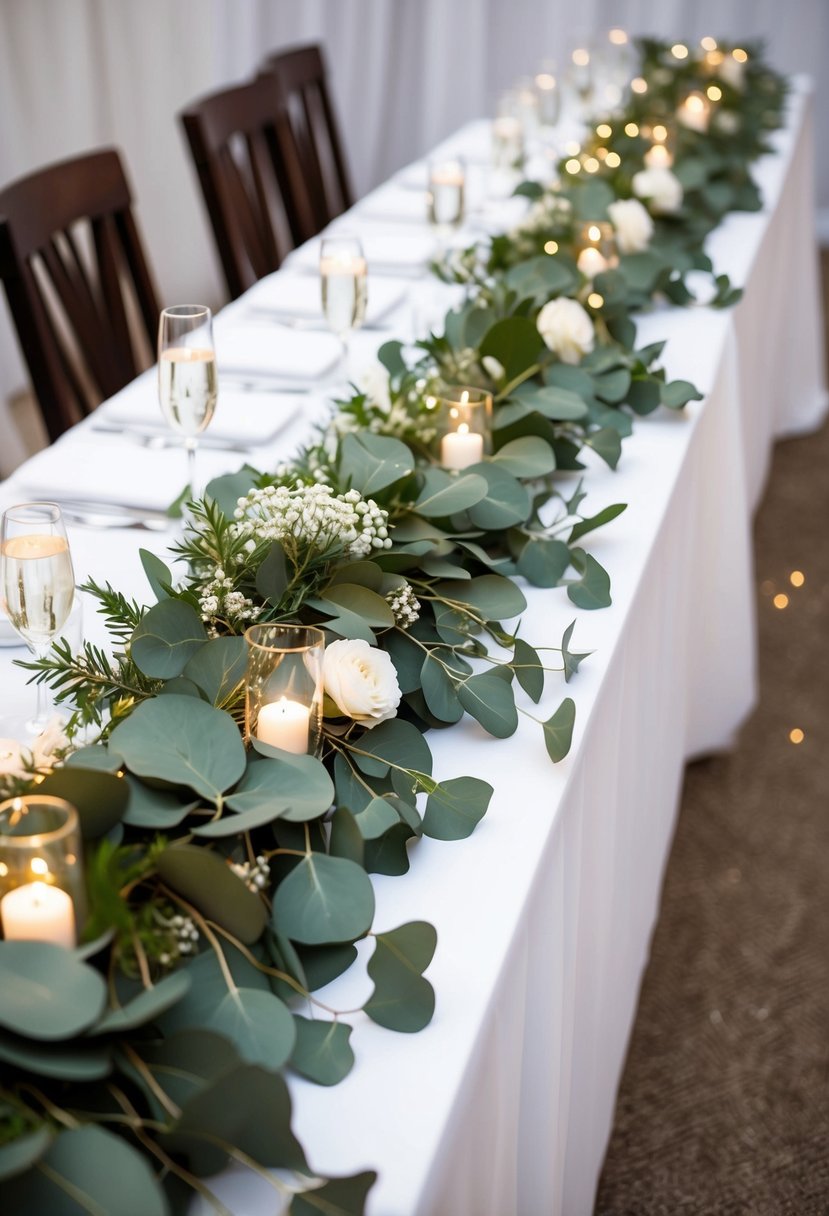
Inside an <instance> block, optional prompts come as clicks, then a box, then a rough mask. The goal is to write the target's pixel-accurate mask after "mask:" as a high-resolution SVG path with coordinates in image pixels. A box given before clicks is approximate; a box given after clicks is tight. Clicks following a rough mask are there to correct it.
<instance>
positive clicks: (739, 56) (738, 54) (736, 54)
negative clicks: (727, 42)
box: [731, 46, 748, 63]
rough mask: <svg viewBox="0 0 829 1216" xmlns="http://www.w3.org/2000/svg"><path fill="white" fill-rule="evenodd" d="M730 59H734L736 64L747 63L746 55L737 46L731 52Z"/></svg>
mask: <svg viewBox="0 0 829 1216" xmlns="http://www.w3.org/2000/svg"><path fill="white" fill-rule="evenodd" d="M731 58H732V59H736V60H737V62H738V63H748V55H747V53H746V52H745V51H744V50H743V49H742V47H739V46H738V47H735V48H734V50H733V51H732V52H731Z"/></svg>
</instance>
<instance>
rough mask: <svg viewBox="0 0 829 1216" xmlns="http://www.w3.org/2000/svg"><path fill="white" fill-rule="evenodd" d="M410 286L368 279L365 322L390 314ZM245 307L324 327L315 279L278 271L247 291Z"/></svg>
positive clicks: (388, 279)
mask: <svg viewBox="0 0 829 1216" xmlns="http://www.w3.org/2000/svg"><path fill="white" fill-rule="evenodd" d="M409 286H410V284H408V283H406V282H401V281H400V280H399V279H390V278H377V277H374V276H372V275H369V279H368V303H367V305H366V322H367V323H368V324H369V325H373V324H374V323H375V322H377V321H379V320H380V318H381V317H383V316H385V314H386V313H387V312H391V310H392V309H393V308H395V307H396V306H397V305H398V304H399V303H400V301H401V300H402V298H403V295H404V294H405V292H406V291H407V290H408V289H409ZM244 302H245V304H248V305H250V306H251V308H255V309H257V310H265V311H267V312H273V313H274V315H275V316H277V315H282V316H285V317H296V318H297V319H299V320H304V321H305V320H307V321H319V322H321V323H324V317H323V315H322V293H321V290H320V281H319V278H318V277H317V276H314V277H311V276H309V275H307V274H291V272H290V271H287V270H280V271H277V272H276V274H269V275H267V277H266V278H264V279H260V280H259V282H258V283H257V284H256V285H255V286H254V287H251V289H250V291H248V293H247V294H246V296H245V300H244Z"/></svg>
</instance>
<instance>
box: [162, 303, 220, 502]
mask: <svg viewBox="0 0 829 1216" xmlns="http://www.w3.org/2000/svg"><path fill="white" fill-rule="evenodd" d="M217 396H218V379H217V375H216V351H215V350H214V347H213V317H212V315H211V312H210V309H209V308H206V307H205V306H204V305H203V304H176V305H175V306H174V307H173V308H165V309H164V310H163V311H162V313H161V319H160V320H159V323H158V399H159V401H160V403H161V412H162V413H163V415H164V417H165V419H166V420H167V422H168V423H169V424H170V426H171V427H172V428H173V430H175V431H178V433H179V434H180V435H183V436H184V446H185V448H186V449H187V480H188V482H189V486H190V498H191V500H192V499H195V498H196V447H197V445H198V436H199V435H200V434H201V433H202V431H204V430H206V429H207V427H208V425H209V423H210V420H211V419H212V417H213V414H214V412H215V410H216V398H217Z"/></svg>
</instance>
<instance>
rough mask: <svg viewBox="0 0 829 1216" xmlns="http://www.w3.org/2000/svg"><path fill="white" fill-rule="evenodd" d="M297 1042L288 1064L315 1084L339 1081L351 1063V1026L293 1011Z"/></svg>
mask: <svg viewBox="0 0 829 1216" xmlns="http://www.w3.org/2000/svg"><path fill="white" fill-rule="evenodd" d="M294 1025H295V1026H296V1042H295V1043H294V1049H293V1053H292V1055H291V1060H290V1063H291V1067H292V1068H295V1069H296V1071H297V1072H298V1073H301V1074H302V1076H303V1077H307V1078H308V1080H309V1081H314V1082H315V1083H316V1084H317V1085H338V1084H339V1083H340V1081H342V1080H343V1078H344V1077H347V1076H348V1074H349V1073H350V1072H351V1069H352V1067H353V1066H354V1052H353V1051H352V1049H351V1044H350V1042H349V1039H350V1038H351V1027H350V1026H349V1025H348V1024H347V1023H345V1022H340V1021H336V1022H329V1021H324V1020H322V1019H312V1018H304V1017H302V1016H301V1015H300V1014H298V1013H297V1014H294Z"/></svg>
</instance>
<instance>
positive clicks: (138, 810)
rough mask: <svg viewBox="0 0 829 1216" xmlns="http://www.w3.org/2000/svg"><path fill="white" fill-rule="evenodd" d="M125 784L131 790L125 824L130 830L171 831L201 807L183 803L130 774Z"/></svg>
mask: <svg viewBox="0 0 829 1216" xmlns="http://www.w3.org/2000/svg"><path fill="white" fill-rule="evenodd" d="M124 782H125V784H126V786H127V789H128V790H129V799H128V801H127V809H126V811H125V812H124V817H123V822H124V823H125V824H127V825H128V826H129V827H134V828H157V829H158V830H159V831H162V832H165V831H169V830H170V829H171V828H175V827H178V825H179V824H180V823H181V822H182V820H183V819H186V818H187V816H188V815H189V813H190V812H191V811H193V810H195V808H196V807H197V806H198V805H199V804H198V801H195V802H182V801H181V799H180V798H179V797H178V795H177V794H175V793H170V792H169V791H168V790H163V789H154V788H153V787H152V786H149V785H145V784H144V782H143V781H139V780H138V778H137V777H133V776H131V775H130V774H129V773H128V774H127V776H126V777H125V778H124Z"/></svg>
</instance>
